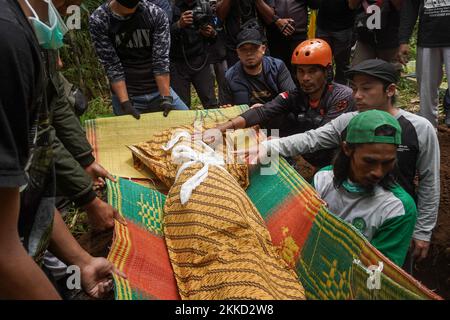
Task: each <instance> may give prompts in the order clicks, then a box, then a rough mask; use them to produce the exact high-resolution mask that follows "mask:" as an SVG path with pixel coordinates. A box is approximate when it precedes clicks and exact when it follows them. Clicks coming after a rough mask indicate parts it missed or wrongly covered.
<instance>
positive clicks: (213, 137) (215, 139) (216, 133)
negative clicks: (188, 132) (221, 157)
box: [202, 127, 222, 146]
mask: <svg viewBox="0 0 450 320" xmlns="http://www.w3.org/2000/svg"><path fill="white" fill-rule="evenodd" d="M202 139H203V142H204V143H206V144H209V145H210V146H215V145H217V144H218V143H220V142H221V140H222V131H221V129H220V128H219V127H215V128H211V129H208V130H205V132H203V137H202Z"/></svg>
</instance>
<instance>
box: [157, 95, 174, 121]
mask: <svg viewBox="0 0 450 320" xmlns="http://www.w3.org/2000/svg"><path fill="white" fill-rule="evenodd" d="M159 107H160V109H161V110H162V111H164V113H163V116H164V117H167V116H168V115H169V112H170V111H171V110H173V97H171V96H165V97H161V100H160V101H159Z"/></svg>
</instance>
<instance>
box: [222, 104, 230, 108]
mask: <svg viewBox="0 0 450 320" xmlns="http://www.w3.org/2000/svg"><path fill="white" fill-rule="evenodd" d="M231 107H233V105H232V104H224V105H221V106H220V108H231Z"/></svg>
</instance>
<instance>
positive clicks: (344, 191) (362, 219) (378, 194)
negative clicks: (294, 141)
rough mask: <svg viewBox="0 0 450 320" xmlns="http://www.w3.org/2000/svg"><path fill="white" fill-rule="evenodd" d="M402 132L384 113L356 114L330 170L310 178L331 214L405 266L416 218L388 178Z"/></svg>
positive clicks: (409, 202) (410, 203)
mask: <svg viewBox="0 0 450 320" xmlns="http://www.w3.org/2000/svg"><path fill="white" fill-rule="evenodd" d="M401 131H402V129H401V127H400V124H399V123H398V121H397V120H396V119H395V118H394V117H393V116H391V115H390V114H389V113H387V112H385V111H380V110H370V111H366V112H362V113H360V114H358V115H357V116H355V117H354V118H353V119H352V120H351V121H350V123H349V124H348V127H347V132H346V136H345V138H343V140H344V141H343V142H342V145H341V149H340V151H339V153H338V154H337V157H336V159H335V160H334V163H333V166H329V167H326V168H323V169H322V170H320V171H319V172H317V173H316V175H315V176H314V186H315V188H316V190H317V192H318V193H319V195H320V196H321V198H322V199H323V200H324V201H325V202H326V203H327V205H328V208H329V209H330V210H331V212H333V213H334V214H335V215H336V216H338V217H339V218H341V219H343V220H345V221H346V222H348V223H351V224H352V225H353V226H354V227H355V228H356V229H358V230H359V231H360V232H361V233H362V234H363V235H364V236H365V237H366V238H367V239H368V240H369V242H370V243H371V244H372V245H373V246H374V247H375V248H377V249H378V250H379V251H380V252H381V253H383V254H384V255H385V256H386V257H388V258H389V259H391V261H392V262H394V263H395V264H397V265H398V266H402V265H403V262H404V261H405V257H406V254H407V252H408V248H409V244H410V242H411V238H412V233H413V231H414V225H415V222H416V214H417V209H416V205H415V203H414V200H413V199H412V197H411V196H410V195H409V194H408V193H407V192H406V191H405V190H404V189H403V188H402V187H400V185H398V184H397V183H396V182H395V178H394V177H393V175H392V172H393V170H394V167H395V166H396V163H397V147H398V146H399V145H400V144H401Z"/></svg>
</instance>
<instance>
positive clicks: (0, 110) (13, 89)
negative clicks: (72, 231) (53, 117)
mask: <svg viewBox="0 0 450 320" xmlns="http://www.w3.org/2000/svg"><path fill="white" fill-rule="evenodd" d="M0 8H2V10H1V11H0V57H1V59H0V70H1V73H0V88H1V90H0V168H1V169H0V187H8V188H17V187H20V188H21V194H20V213H19V223H18V230H19V235H20V237H21V239H22V241H23V244H24V246H25V248H26V250H27V251H28V254H29V255H30V256H32V257H33V258H34V259H35V260H36V261H37V262H39V261H40V260H41V258H42V256H43V254H44V252H45V250H46V248H47V245H48V241H49V239H50V234H51V229H52V225H53V214H54V191H55V190H54V188H55V183H54V166H53V155H52V145H51V144H52V139H51V137H50V136H49V130H48V127H49V116H48V110H47V103H46V102H45V101H46V94H45V93H46V92H47V90H46V89H47V86H46V84H47V81H46V73H45V72H44V70H45V69H44V68H43V64H42V60H41V52H40V48H39V46H38V43H37V40H36V38H35V36H34V33H33V31H32V29H31V26H30V24H29V23H28V21H27V20H26V18H25V16H24V15H23V13H22V11H21V9H20V8H19V6H18V4H17V2H16V1H14V0H0ZM44 88H45V90H44ZM49 92H50V91H49Z"/></svg>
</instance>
